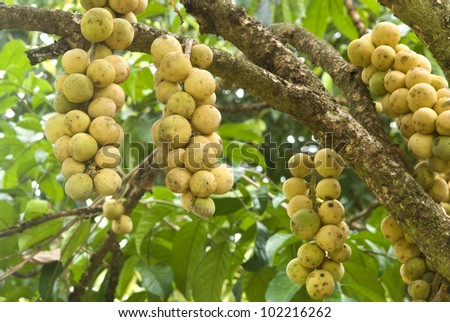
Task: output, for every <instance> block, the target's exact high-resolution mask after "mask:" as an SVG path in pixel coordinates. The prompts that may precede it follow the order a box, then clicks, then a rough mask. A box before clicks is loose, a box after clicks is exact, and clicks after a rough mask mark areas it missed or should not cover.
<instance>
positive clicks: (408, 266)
mask: <svg viewBox="0 0 450 322" xmlns="http://www.w3.org/2000/svg"><path fill="white" fill-rule="evenodd" d="M426 272H427V265H426V264H425V259H423V258H421V257H412V258H410V259H408V260H407V261H406V262H405V263H403V264H402V266H401V267H400V275H401V276H402V278H404V279H406V280H407V281H414V280H417V279H419V278H421V277H422V276H423V275H424V274H425V273H426Z"/></svg>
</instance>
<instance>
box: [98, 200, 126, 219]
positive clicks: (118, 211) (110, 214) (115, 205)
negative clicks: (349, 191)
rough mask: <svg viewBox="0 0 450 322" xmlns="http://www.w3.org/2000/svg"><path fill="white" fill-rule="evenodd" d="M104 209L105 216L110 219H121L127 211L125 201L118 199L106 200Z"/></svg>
mask: <svg viewBox="0 0 450 322" xmlns="http://www.w3.org/2000/svg"><path fill="white" fill-rule="evenodd" d="M102 209H103V216H105V217H106V218H108V219H110V220H114V219H119V218H120V217H121V216H122V215H123V213H124V211H125V208H124V207H123V203H122V202H120V201H118V200H116V199H109V200H106V201H105V202H104V203H103V206H102Z"/></svg>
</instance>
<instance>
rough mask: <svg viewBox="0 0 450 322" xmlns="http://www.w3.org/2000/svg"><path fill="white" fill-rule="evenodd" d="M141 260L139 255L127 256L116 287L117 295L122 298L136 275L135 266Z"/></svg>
mask: <svg viewBox="0 0 450 322" xmlns="http://www.w3.org/2000/svg"><path fill="white" fill-rule="evenodd" d="M138 262H139V257H138V256H131V257H129V258H127V260H126V261H125V263H124V264H123V266H122V269H121V271H120V277H119V283H118V284H117V287H116V297H117V298H118V299H122V298H123V297H124V296H125V293H126V291H127V289H128V287H129V285H130V283H131V281H132V280H133V277H134V276H135V266H136V264H137V263H138Z"/></svg>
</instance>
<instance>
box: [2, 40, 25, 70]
mask: <svg viewBox="0 0 450 322" xmlns="http://www.w3.org/2000/svg"><path fill="white" fill-rule="evenodd" d="M26 50H27V48H26V46H25V44H24V43H23V41H21V40H11V41H8V42H7V43H6V45H5V46H3V49H2V51H1V52H0V70H6V69H8V67H11V66H15V67H18V68H20V70H22V71H24V70H26V69H29V68H31V65H30V62H29V60H28V58H27V55H25V51H26Z"/></svg>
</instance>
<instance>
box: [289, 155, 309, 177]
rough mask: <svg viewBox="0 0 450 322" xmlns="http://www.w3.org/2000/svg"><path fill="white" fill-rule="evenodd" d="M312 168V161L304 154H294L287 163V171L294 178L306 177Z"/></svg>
mask: <svg viewBox="0 0 450 322" xmlns="http://www.w3.org/2000/svg"><path fill="white" fill-rule="evenodd" d="M313 167H314V165H313V160H312V158H311V156H309V155H308V154H306V153H296V154H294V155H293V156H292V157H291V158H290V159H289V161H288V168H289V171H290V172H291V174H292V175H293V176H294V177H306V176H307V175H308V174H310V173H311V169H312V168H313Z"/></svg>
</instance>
